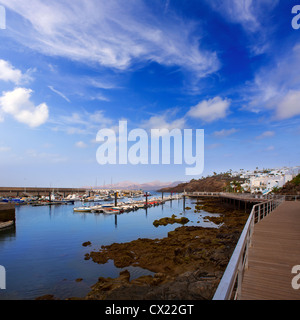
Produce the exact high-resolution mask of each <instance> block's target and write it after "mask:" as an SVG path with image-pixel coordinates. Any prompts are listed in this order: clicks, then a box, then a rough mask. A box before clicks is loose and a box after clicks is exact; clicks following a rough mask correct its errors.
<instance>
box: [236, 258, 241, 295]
mask: <svg viewBox="0 0 300 320" xmlns="http://www.w3.org/2000/svg"><path fill="white" fill-rule="evenodd" d="M237 281H238V282H237V290H236V299H237V300H239V299H240V297H241V295H242V281H243V265H242V259H241V260H240V262H239V267H238V279H237Z"/></svg>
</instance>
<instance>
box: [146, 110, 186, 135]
mask: <svg viewBox="0 0 300 320" xmlns="http://www.w3.org/2000/svg"><path fill="white" fill-rule="evenodd" d="M175 114H176V110H175V111H174V110H167V111H166V112H165V113H164V114H162V115H156V116H152V117H150V119H148V120H145V121H143V122H142V124H141V127H142V128H145V129H149V130H151V129H167V130H169V131H171V130H173V129H184V126H185V124H186V120H185V118H184V117H182V118H178V119H174V120H172V118H174V116H175Z"/></svg>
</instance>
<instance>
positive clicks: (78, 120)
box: [49, 110, 115, 135]
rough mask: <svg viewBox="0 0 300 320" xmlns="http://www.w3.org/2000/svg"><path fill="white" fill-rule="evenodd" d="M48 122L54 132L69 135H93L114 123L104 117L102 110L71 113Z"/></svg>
mask: <svg viewBox="0 0 300 320" xmlns="http://www.w3.org/2000/svg"><path fill="white" fill-rule="evenodd" d="M49 122H51V123H52V125H53V127H52V130H54V131H62V132H65V133H67V134H70V135H73V134H77V135H94V134H96V133H97V131H98V130H100V129H102V128H107V127H111V126H112V125H113V124H114V122H115V121H114V120H113V119H110V118H108V117H106V116H105V115H104V112H103V111H102V110H97V111H95V112H88V111H82V112H73V113H72V114H71V115H67V116H66V115H62V116H60V117H58V118H55V119H54V118H53V119H51V120H50V121H49Z"/></svg>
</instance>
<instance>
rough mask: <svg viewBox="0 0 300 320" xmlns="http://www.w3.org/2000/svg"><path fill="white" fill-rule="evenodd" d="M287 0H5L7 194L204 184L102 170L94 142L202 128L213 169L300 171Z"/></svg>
mask: <svg viewBox="0 0 300 320" xmlns="http://www.w3.org/2000/svg"><path fill="white" fill-rule="evenodd" d="M296 4H300V2H299V3H297V1H287V0H285V1H283V0H281V1H279V0H260V1H258V0H257V1H255V0H223V1H222V0H216V1H209V0H201V1H200V0H189V1H181V0H152V1H150V0H149V1H148V0H128V1H126V5H125V2H124V1H120V0H119V1H117V0H112V1H96V0H89V1H83V0H74V1H72V2H71V1H63V0H60V1H58V0H52V1H41V0H28V1H21V0H0V5H2V6H4V7H5V10H6V29H4V30H0V41H1V45H0V168H1V179H0V185H2V186H24V185H27V186H45V187H48V186H52V187H54V186H70V187H80V186H90V185H91V186H93V185H95V184H96V181H97V184H98V185H101V184H103V183H104V181H105V182H106V183H107V184H108V183H110V182H111V181H113V183H114V182H121V181H125V180H131V181H135V182H140V183H142V182H149V181H153V180H160V181H177V180H190V179H191V178H200V176H195V177H191V176H186V175H185V167H186V165H185V164H183V165H172V164H171V165H135V166H134V165H105V166H101V165H99V164H98V163H97V161H96V151H97V148H98V147H99V144H97V143H96V141H95V140H96V134H97V132H98V130H100V129H102V128H117V126H118V122H119V121H120V120H127V121H128V129H129V130H130V129H134V128H144V129H145V130H146V129H147V130H150V129H151V128H167V129H169V130H171V129H173V128H179V129H204V130H205V166H204V172H203V175H204V176H205V175H208V174H211V173H212V172H213V171H216V172H221V171H223V172H224V171H227V170H229V169H233V170H235V169H240V168H244V169H253V168H255V167H260V168H268V167H276V166H294V165H299V158H300V148H299V141H300V121H299V120H300V103H299V101H300V29H299V30H294V29H293V28H292V25H291V21H292V19H293V17H294V15H293V14H292V13H291V11H292V7H293V6H294V5H296Z"/></svg>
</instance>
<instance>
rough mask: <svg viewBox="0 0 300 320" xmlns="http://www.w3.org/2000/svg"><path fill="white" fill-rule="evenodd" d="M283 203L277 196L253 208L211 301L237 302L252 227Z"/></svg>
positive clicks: (280, 197)
mask: <svg viewBox="0 0 300 320" xmlns="http://www.w3.org/2000/svg"><path fill="white" fill-rule="evenodd" d="M283 201H285V197H284V196H278V197H276V198H274V199H272V200H269V201H265V202H262V203H259V204H256V205H254V206H253V208H252V211H251V213H250V216H249V218H248V220H247V222H246V224H245V227H244V229H243V231H242V234H241V236H240V239H239V241H238V243H237V245H236V247H235V250H234V252H233V254H232V256H231V259H230V261H229V263H228V265H227V268H226V270H225V272H224V274H223V277H222V279H221V282H220V284H219V286H218V288H217V290H216V292H215V295H214V297H213V300H232V299H234V300H238V299H239V298H240V297H241V290H242V280H243V276H244V271H245V270H246V269H247V268H248V250H249V247H250V246H251V241H252V234H253V230H254V225H255V224H256V223H258V222H259V221H260V220H262V219H264V218H265V217H266V216H267V215H268V214H269V213H270V212H272V211H273V210H274V209H275V208H277V207H278V206H279V205H280V204H281V203H282V202H283Z"/></svg>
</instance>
